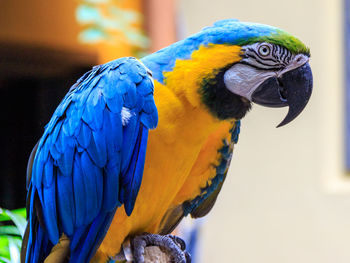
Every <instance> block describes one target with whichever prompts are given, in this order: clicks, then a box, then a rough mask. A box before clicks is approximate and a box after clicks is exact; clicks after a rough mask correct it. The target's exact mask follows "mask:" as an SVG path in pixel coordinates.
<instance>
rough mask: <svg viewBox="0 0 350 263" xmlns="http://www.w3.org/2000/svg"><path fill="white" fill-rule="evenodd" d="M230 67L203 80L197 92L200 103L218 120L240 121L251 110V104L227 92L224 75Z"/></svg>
mask: <svg viewBox="0 0 350 263" xmlns="http://www.w3.org/2000/svg"><path fill="white" fill-rule="evenodd" d="M231 66H232V65H230V66H227V67H225V68H223V69H220V70H219V71H217V72H216V73H215V74H214V75H210V76H208V77H206V78H204V79H203V81H202V83H201V88H200V89H199V90H198V92H199V94H200V95H201V99H202V102H203V103H204V104H205V105H206V106H207V107H208V109H209V111H210V112H211V113H212V114H213V115H214V116H215V117H217V118H218V119H220V120H227V119H242V118H243V117H244V116H245V115H246V113H247V112H248V111H249V110H250V108H251V102H250V101H248V100H247V99H245V98H243V97H242V96H239V95H236V94H234V93H232V92H231V91H229V90H228V89H227V88H226V86H225V83H224V74H225V72H226V70H228V69H229V68H231Z"/></svg>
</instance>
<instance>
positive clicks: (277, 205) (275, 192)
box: [0, 0, 350, 263]
mask: <svg viewBox="0 0 350 263" xmlns="http://www.w3.org/2000/svg"><path fill="white" fill-rule="evenodd" d="M347 1H349V0H294V1H286V0H265V1H261V0H245V1H238V0H215V1H212V0H211V1H209V0H177V1H176V0H143V1H141V0H61V1H44V0H31V1H9V0H3V1H0V10H1V16H0V94H1V95H0V98H1V104H0V112H1V116H0V123H1V130H0V133H1V136H0V146H1V151H0V176H1V179H2V183H1V185H0V207H6V208H10V209H13V208H19V207H23V206H25V194H26V192H25V170H26V162H27V159H28V157H29V154H30V151H31V149H32V148H33V146H34V145H35V143H36V141H37V140H38V139H39V138H40V135H41V134H42V132H43V127H44V125H45V124H46V123H47V122H48V120H49V118H50V116H51V114H52V113H53V111H54V109H55V108H56V106H57V105H58V103H59V101H60V100H61V99H62V97H63V96H64V94H65V93H66V92H67V91H68V88H69V87H70V85H72V84H73V83H74V81H75V80H76V79H77V78H78V77H79V76H80V75H82V73H84V72H85V71H87V70H88V69H89V68H90V67H91V66H93V65H96V64H101V63H104V62H107V61H110V60H112V59H116V58H118V57H123V56H137V57H142V56H143V55H144V54H147V52H153V51H155V50H158V49H159V48H162V47H164V46H167V45H169V44H170V43H173V42H174V41H176V40H179V39H182V38H184V37H186V36H188V35H190V34H192V33H195V32H197V31H199V30H200V29H201V28H202V27H204V26H209V25H211V24H212V23H213V22H214V21H216V20H219V19H224V18H237V19H240V20H242V21H252V22H259V23H264V24H270V25H274V26H277V27H280V28H282V29H284V30H286V31H288V32H290V33H292V34H293V35H296V36H297V37H299V38H300V39H301V40H302V41H303V42H304V43H306V44H307V45H308V46H309V47H310V49H311V54H312V57H311V63H310V64H311V67H312V69H313V74H314V93H313V95H312V97H311V101H310V103H309V105H308V107H306V109H305V110H304V112H303V113H302V114H301V116H300V117H298V118H297V120H296V121H294V122H292V123H291V124H289V125H287V126H286V127H283V128H279V129H276V128H275V126H276V125H277V124H278V123H279V122H280V120H281V119H282V118H283V117H284V116H285V113H286V110H285V109H281V110H272V109H268V108H266V109H265V108H262V107H259V106H256V105H255V106H254V108H253V110H252V111H251V112H250V113H249V114H248V116H247V117H246V118H245V119H244V120H243V122H242V129H241V134H240V139H239V143H238V145H237V146H236V148H235V151H234V158H233V160H232V163H231V168H230V171H229V176H228V178H227V179H226V182H225V185H224V187H223V189H222V192H221V194H220V196H219V199H218V201H217V203H216V206H215V207H214V209H213V210H212V212H211V213H210V214H209V216H207V217H206V218H205V219H204V220H202V221H201V223H200V229H199V235H200V236H199V239H200V244H199V248H198V251H197V252H198V254H199V259H197V262H206V263H209V262H239V263H256V262H266V263H267V262H268V263H281V262H283V263H295V262H300V263H309V262H318V263H333V262H336V263H348V262H350V246H349V245H350V175H349V174H348V172H347V171H348V170H349V169H348V168H350V165H347V163H350V162H347V161H346V160H347V154H346V153H347V151H350V149H347V148H350V144H349V147H346V145H347V138H348V137H347V133H348V132H347V129H346V127H347V125H346V123H347V122H346V119H347V113H346V112H347V110H346V109H347V107H348V109H350V101H348V102H347V101H346V94H347V93H346V90H347V89H350V86H348V87H347V85H346V83H347V78H348V77H347V76H348V75H347V74H346V69H347V67H346V63H347V62H348V61H349V60H348V59H349V58H350V56H349V54H348V52H350V51H349V50H348V49H347V48H346V46H347V42H346V39H347V37H349V38H350V34H349V35H348V36H347V32H348V31H350V24H347V20H346V19H347V15H348V12H350V5H348V6H347ZM349 14H350V13H349ZM347 58H348V59H347ZM349 76H350V74H349ZM348 104H349V106H348ZM349 115H350V113H349ZM349 134H350V133H349Z"/></svg>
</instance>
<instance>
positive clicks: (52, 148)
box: [27, 58, 158, 263]
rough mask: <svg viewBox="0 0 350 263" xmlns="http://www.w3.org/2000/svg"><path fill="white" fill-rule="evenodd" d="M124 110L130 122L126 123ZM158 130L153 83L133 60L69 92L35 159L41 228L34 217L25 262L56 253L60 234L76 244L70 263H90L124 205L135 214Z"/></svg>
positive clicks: (90, 75) (100, 69)
mask: <svg viewBox="0 0 350 263" xmlns="http://www.w3.org/2000/svg"><path fill="white" fill-rule="evenodd" d="M123 107H124V108H126V109H127V110H128V111H129V112H130V114H131V115H130V118H128V119H127V120H126V121H125V120H123V121H122V117H121V111H122V108H123ZM157 122H158V116H157V109H156V106H155V105H154V100H153V81H152V80H151V79H150V77H149V76H148V74H147V69H146V68H145V67H144V66H143V65H142V64H141V63H140V62H139V61H137V60H136V59H133V58H122V59H118V60H115V61H112V62H109V63H107V64H104V65H101V66H96V67H94V68H93V69H92V70H91V71H89V72H87V73H86V74H85V75H84V76H82V77H81V78H80V79H79V80H78V81H77V82H76V84H74V85H73V86H72V88H71V89H70V90H69V92H68V93H67V95H66V96H65V98H64V99H63V100H62V102H61V104H60V105H59V106H58V108H57V109H56V111H55V113H54V115H53V117H52V119H51V120H50V122H49V123H48V125H47V126H46V128H45V131H44V134H43V136H42V138H41V140H40V142H39V146H38V150H37V152H36V155H35V158H34V162H33V169H32V179H31V183H30V187H31V196H33V195H34V194H35V193H37V194H38V196H39V200H40V203H41V207H42V212H43V221H44V226H40V224H39V223H38V222H35V223H34V224H33V222H34V221H35V219H34V218H33V217H32V216H30V221H31V222H30V225H31V228H32V229H36V233H35V234H33V233H32V232H31V233H30V237H31V238H30V239H29V242H28V247H27V262H37V261H35V260H34V259H38V258H41V259H43V258H45V257H46V256H47V254H48V253H49V250H45V252H44V254H45V253H46V254H45V255H42V254H40V253H42V252H40V251H41V248H43V246H45V247H47V248H50V249H51V247H52V246H53V245H54V244H56V243H57V242H58V239H59V237H60V235H61V234H62V233H65V234H66V235H67V236H68V237H69V238H70V239H71V259H70V262H78V263H79V262H87V261H88V260H89V259H90V258H91V257H92V255H93V253H94V251H96V249H97V247H98V246H99V244H100V242H101V241H102V239H103V237H104V235H105V233H106V231H107V229H108V227H109V224H110V222H111V220H112V218H113V215H114V213H115V210H116V209H117V207H119V206H121V205H122V204H125V209H126V210H127V213H128V214H130V213H131V212H132V209H133V206H134V203H135V200H136V196H137V193H138V190H139V188H140V185H141V180H142V173H143V166H144V161H145V153H146V144H147V135H148V128H154V127H156V125H157ZM128 168H129V169H128ZM28 198H29V197H28ZM31 202H33V200H31ZM29 209H30V211H31V214H33V213H34V212H33V210H34V208H33V206H32V205H31V206H30V208H29ZM33 231H34V230H33ZM45 240H46V241H45ZM38 253H39V254H38ZM28 258H29V261H28Z"/></svg>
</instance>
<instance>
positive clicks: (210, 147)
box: [21, 19, 313, 263]
mask: <svg viewBox="0 0 350 263" xmlns="http://www.w3.org/2000/svg"><path fill="white" fill-rule="evenodd" d="M309 59H310V50H309V48H308V47H306V46H305V44H304V43H303V42H301V41H300V40H299V39H298V38H296V37H295V36H293V35H291V34H289V33H287V32H286V31H283V30H282V29H279V28H276V27H273V26H268V25H264V24H258V23H251V22H240V21H238V20H235V19H226V20H220V21H217V22H216V23H214V24H213V25H212V26H209V27H205V28H203V29H202V30H201V31H199V32H198V33H196V34H194V35H192V36H189V37H188V38H185V39H183V40H181V41H179V42H176V43H174V44H172V45H170V46H168V47H165V48H163V49H161V50H159V51H157V52H155V53H153V54H150V55H147V56H145V57H144V58H142V59H140V60H138V59H136V58H133V57H124V58H119V59H116V60H113V61H111V62H108V63H106V64H103V65H98V66H94V67H93V68H92V69H91V70H90V71H89V72H87V73H85V74H84V75H83V76H82V77H81V78H80V79H78V80H77V82H76V83H75V84H74V85H73V86H72V87H71V88H70V90H69V91H68V93H67V94H66V96H65V97H64V98H63V100H62V101H61V103H60V104H59V106H58V107H57V109H56V110H55V112H54V113H53V116H52V118H51V119H50V121H49V122H48V124H47V125H46V126H45V129H44V132H43V135H42V137H41V138H40V140H39V141H38V143H37V145H36V146H35V147H34V149H33V151H32V153H31V155H30V158H29V162H28V167H27V189H28V193H27V216H28V224H27V228H26V233H25V236H24V239H23V245H22V251H21V261H22V262H23V263H24V262H25V263H33V262H44V261H45V262H46V263H50V262H72V263H73V262H74V263H83V262H84V263H85V262H100V263H102V262H113V261H118V258H119V256H120V255H122V254H124V255H125V254H126V251H125V250H126V248H130V249H131V250H132V254H133V260H134V262H139V263H140V262H144V261H145V259H144V251H145V247H147V246H151V245H156V246H159V247H162V248H163V249H164V250H165V251H167V252H168V253H169V255H171V258H172V260H173V261H174V262H176V263H179V262H190V255H189V254H188V253H187V252H186V249H185V244H184V241H183V240H182V239H181V238H179V237H177V236H174V235H171V232H172V231H173V230H174V228H175V227H176V226H177V225H178V224H179V222H180V221H181V220H182V219H183V218H184V217H186V216H189V215H190V216H191V217H193V218H200V217H203V216H205V215H207V214H208V213H209V211H210V210H211V209H212V207H213V206H214V204H215V202H216V199H217V197H218V195H219V192H220V190H221V188H222V186H223V183H224V181H225V178H226V175H227V173H228V168H229V166H230V163H231V159H232V154H233V148H234V147H235V144H236V143H237V142H238V137H239V133H240V125H241V120H242V118H244V116H245V115H246V114H247V112H248V111H249V110H250V109H251V107H252V105H253V103H255V104H258V105H262V106H266V107H272V108H280V107H288V112H287V115H286V116H285V118H284V119H283V120H282V122H281V123H280V124H279V125H278V127H280V126H283V125H286V124H287V123H289V122H291V121H292V120H294V119H295V118H296V117H297V116H298V115H299V114H300V113H301V112H302V111H303V109H304V108H305V106H306V105H307V103H308V101H309V99H310V96H311V93H312V88H313V77H312V71H311V67H310V64H309ZM127 244H129V246H127ZM57 247H59V249H58V248H57ZM60 251H61V252H60ZM62 251H63V252H62ZM55 252H56V253H55Z"/></svg>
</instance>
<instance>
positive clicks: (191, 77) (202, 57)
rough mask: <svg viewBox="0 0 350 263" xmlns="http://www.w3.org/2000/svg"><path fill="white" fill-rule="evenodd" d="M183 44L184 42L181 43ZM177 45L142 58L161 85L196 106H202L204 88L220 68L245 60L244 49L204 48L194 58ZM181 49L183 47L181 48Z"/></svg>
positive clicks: (228, 46)
mask: <svg viewBox="0 0 350 263" xmlns="http://www.w3.org/2000/svg"><path fill="white" fill-rule="evenodd" d="M179 43H180V42H179ZM179 43H176V44H174V45H172V46H170V47H168V48H165V49H163V50H160V51H158V52H156V53H154V54H152V55H150V56H147V57H145V58H144V59H142V62H143V63H144V64H145V65H146V67H148V68H149V69H150V70H151V71H152V74H153V76H154V78H155V79H156V80H157V81H158V82H159V83H162V84H164V85H165V86H166V87H167V88H168V89H170V90H171V91H172V92H174V93H175V94H176V96H179V97H184V98H185V99H186V100H187V101H188V102H189V103H190V104H191V105H192V106H193V107H200V106H202V105H201V104H202V98H201V92H200V91H201V88H202V86H203V82H205V80H206V79H212V78H213V76H215V75H216V74H217V73H218V72H219V71H220V69H223V68H226V67H227V66H229V65H232V64H234V63H236V62H238V61H240V60H241V47H240V46H232V45H226V44H209V45H201V46H199V47H198V49H196V50H194V51H193V52H192V53H190V55H188V56H185V57H184V56H183V54H182V53H181V52H176V47H177V44H179ZM179 46H180V45H179Z"/></svg>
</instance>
